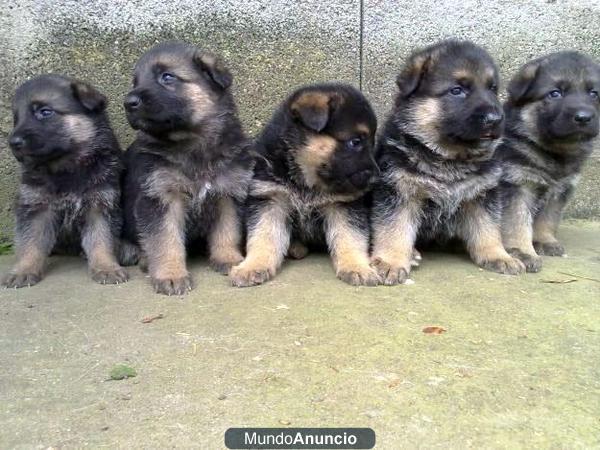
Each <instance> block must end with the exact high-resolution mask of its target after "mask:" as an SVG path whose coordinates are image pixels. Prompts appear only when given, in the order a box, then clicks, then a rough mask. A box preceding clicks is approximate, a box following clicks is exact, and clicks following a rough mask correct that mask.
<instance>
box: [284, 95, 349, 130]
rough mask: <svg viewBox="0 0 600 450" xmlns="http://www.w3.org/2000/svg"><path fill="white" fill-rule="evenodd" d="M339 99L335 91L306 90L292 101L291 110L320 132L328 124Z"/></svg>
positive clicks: (294, 114) (310, 127) (295, 116)
mask: <svg viewBox="0 0 600 450" xmlns="http://www.w3.org/2000/svg"><path fill="white" fill-rule="evenodd" d="M337 101H338V97H337V95H336V94H335V93H333V92H318V91H306V92H303V93H301V94H300V95H298V96H297V97H296V98H295V99H294V100H293V101H292V103H291V104H290V111H291V112H292V116H293V117H294V118H295V119H296V120H299V121H300V122H302V124H303V125H304V126H305V127H306V128H309V129H311V130H313V131H316V132H317V133H319V132H321V131H323V129H324V128H325V127H326V126H327V122H329V117H330V115H331V112H332V110H333V108H335V106H336V105H337Z"/></svg>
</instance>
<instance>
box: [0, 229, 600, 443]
mask: <svg viewBox="0 0 600 450" xmlns="http://www.w3.org/2000/svg"><path fill="white" fill-rule="evenodd" d="M560 236H561V237H562V239H563V241H564V244H565V247H566V248H567V249H568V253H569V257H568V258H545V261H544V263H545V268H544V270H543V271H542V272H541V273H540V274H536V275H524V276H521V277H509V276H501V275H496V274H493V273H489V272H483V271H480V270H478V269H477V268H476V267H475V266H473V265H472V264H471V263H470V262H469V261H468V260H467V259H466V258H464V257H462V256H460V255H447V254H439V253H438V254H425V255H424V256H425V258H424V261H423V264H422V267H421V268H420V269H419V270H418V271H416V272H415V273H414V274H413V279H414V280H415V284H414V285H411V286H400V287H394V288H386V287H378V288H353V287H350V286H346V285H344V284H343V283H341V282H339V281H337V280H336V279H335V277H334V276H333V272H332V269H331V267H330V264H329V261H328V260H327V258H326V257H324V256H318V255H311V256H309V257H308V258H307V259H305V260H303V261H299V262H291V263H287V264H286V265H285V267H284V269H283V271H282V273H281V275H280V276H278V277H277V278H276V279H275V281H273V282H271V283H269V284H267V285H265V286H262V287H258V288H247V289H241V290H240V289H234V288H232V287H229V286H228V284H227V279H226V278H225V277H222V276H219V275H217V274H215V273H213V272H211V271H210V270H209V269H208V268H207V265H206V264H205V263H204V262H202V261H198V262H193V263H192V265H191V268H192V271H193V273H194V274H195V277H196V281H197V283H198V288H197V289H196V290H195V291H194V292H193V294H192V295H189V296H188V297H186V298H184V299H180V298H167V297H162V296H158V295H154V294H153V293H152V291H151V288H150V285H149V283H148V280H147V279H144V277H143V275H142V274H141V273H140V272H139V271H137V269H136V270H134V271H132V280H131V281H130V282H129V283H128V284H126V285H121V286H100V285H96V284H94V283H93V282H92V281H90V280H89V279H88V278H87V276H86V271H85V268H84V266H83V265H82V262H81V261H80V260H78V259H75V258H73V259H68V258H56V259H53V260H52V263H51V266H50V270H49V273H48V277H47V278H46V279H45V280H44V281H43V282H42V283H41V284H40V285H38V286H36V287H33V288H29V289H23V290H18V291H13V290H5V291H0V448H13V447H17V448H19V447H21V448H35V447H39V448H47V447H50V446H51V447H55V448H73V447H83V446H89V447H93V448H100V447H104V448H117V447H121V448H133V447H141V446H144V447H155V448H166V447H172V446H177V447H190V446H194V447H202V448H211V449H212V448H222V447H223V434H224V431H225V430H226V429H227V428H228V427H231V426H287V425H289V426H294V427H304V426H335V427H337V426H365V427H371V428H373V429H374V430H375V432H376V434H377V448H382V449H398V448H414V447H421V448H469V447H472V448H482V447H484V448H490V447H492V448H518V447H529V448H549V447H550V448H590V447H596V448H598V447H600V350H599V349H600V322H599V318H600V283H598V282H595V281H590V280H585V279H578V281H575V282H571V283H564V284H551V283H543V282H542V280H569V279H573V278H574V277H573V276H571V275H564V274H561V273H559V272H568V273H571V274H575V275H580V276H588V277H593V278H600V270H599V269H600V224H597V223H596V224H593V223H582V222H578V223H577V224H573V223H570V224H566V225H565V226H563V228H562V230H561V233H560ZM12 260H13V257H12V256H6V257H2V258H0V270H1V271H2V272H4V271H5V270H6V269H7V268H8V267H9V264H10V263H11V262H12ZM159 313H162V314H163V315H164V318H163V319H160V320H156V321H154V322H153V323H148V324H144V323H141V319H142V318H144V317H147V316H152V315H156V314H159ZM426 326H441V327H444V328H445V329H447V332H445V333H444V334H441V335H431V334H424V333H423V332H422V329H423V328H424V327H426ZM119 363H125V364H128V365H130V366H132V367H134V368H135V369H136V370H137V372H138V375H137V377H136V378H130V379H127V380H123V381H106V380H107V379H108V378H109V372H110V370H111V368H112V367H113V366H114V365H115V364H119Z"/></svg>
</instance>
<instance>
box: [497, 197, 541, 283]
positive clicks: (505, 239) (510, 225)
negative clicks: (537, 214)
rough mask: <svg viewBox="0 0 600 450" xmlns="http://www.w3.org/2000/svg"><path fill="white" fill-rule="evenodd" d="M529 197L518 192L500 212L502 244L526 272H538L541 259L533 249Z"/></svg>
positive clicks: (531, 199) (530, 198)
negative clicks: (518, 260)
mask: <svg viewBox="0 0 600 450" xmlns="http://www.w3.org/2000/svg"><path fill="white" fill-rule="evenodd" d="M531 201H533V198H532V196H531V195H529V194H528V192H527V191H525V190H524V189H520V190H518V191H517V192H516V193H515V194H514V195H513V196H512V197H511V198H510V199H509V200H508V203H507V205H506V206H505V208H504V209H503V211H502V243H503V244H504V248H505V249H506V251H507V252H508V253H509V254H510V255H512V256H514V257H516V258H518V259H520V260H521V262H522V263H523V264H525V269H526V270H527V272H539V271H540V269H541V268H542V258H540V257H539V256H538V254H537V253H536V252H535V249H534V248H533V237H532V235H533V231H532V222H533V219H532V217H531V208H530V204H531Z"/></svg>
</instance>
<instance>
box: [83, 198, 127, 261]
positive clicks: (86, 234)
mask: <svg viewBox="0 0 600 450" xmlns="http://www.w3.org/2000/svg"><path fill="white" fill-rule="evenodd" d="M81 244H82V247H83V249H84V251H85V253H86V255H87V258H88V265H89V267H90V269H96V270H115V269H117V268H119V263H118V262H117V259H116V257H115V254H114V242H113V236H112V234H111V232H110V225H109V223H108V222H107V220H106V218H105V217H104V216H103V215H102V214H101V213H100V212H99V211H97V210H96V209H92V210H91V211H90V212H89V213H88V214H87V217H86V226H85V229H84V230H83V236H82V241H81Z"/></svg>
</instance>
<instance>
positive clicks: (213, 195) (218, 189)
mask: <svg viewBox="0 0 600 450" xmlns="http://www.w3.org/2000/svg"><path fill="white" fill-rule="evenodd" d="M231 83H232V76H231V74H230V73H229V71H228V70H227V69H226V68H225V67H224V65H223V63H222V62H221V61H220V60H218V59H217V58H216V57H215V56H213V55H211V54H209V53H206V52H204V51H201V50H199V49H197V48H195V47H193V46H191V45H188V44H183V43H166V44H161V45H159V46H157V47H154V48H153V49H151V50H150V51H148V52H147V53H146V54H144V55H143V56H142V57H141V59H140V60H139V61H138V63H137V64H136V66H135V75H134V81H133V84H134V89H133V90H132V91H131V92H130V93H129V94H128V95H127V97H126V99H125V109H126V111H127V118H128V120H129V122H130V124H131V126H132V127H133V128H135V129H136V130H138V135H137V138H136V140H135V142H134V143H133V144H132V145H131V147H130V148H129V149H128V150H127V155H126V164H127V175H126V179H125V185H124V199H125V200H124V205H125V237H126V238H127V239H128V240H129V241H133V242H139V244H140V245H141V249H142V254H143V255H144V257H145V259H146V262H147V265H148V271H149V274H150V277H151V279H152V285H153V286H154V289H155V290H156V292H159V293H162V294H167V295H171V294H175V295H181V294H184V293H185V292H186V291H188V290H190V289H192V286H193V282H192V278H191V276H190V274H189V273H188V270H187V268H186V247H187V248H190V247H196V246H198V245H205V244H208V251H209V254H210V262H211V265H212V266H213V267H214V268H215V269H217V270H219V271H221V272H222V273H227V272H228V270H229V268H230V267H231V266H233V265H235V264H237V263H239V262H240V261H241V260H242V254H241V253H240V251H241V249H240V245H241V242H240V241H241V238H242V225H241V220H240V215H239V209H238V204H240V205H241V203H243V201H244V199H245V196H246V193H247V189H248V183H249V181H250V178H251V176H252V175H251V174H252V167H251V164H252V159H251V157H250V156H249V153H248V152H247V150H248V142H247V139H246V137H245V135H244V133H243V131H242V127H241V125H240V122H239V119H238V117H237V110H236V106H235V103H234V100H233V96H232V94H231V89H230V87H231Z"/></svg>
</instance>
